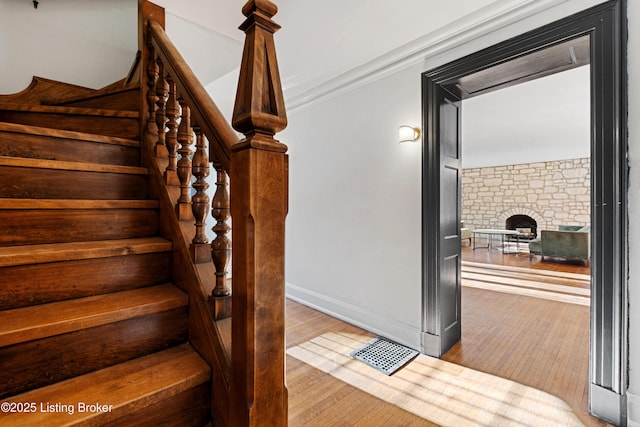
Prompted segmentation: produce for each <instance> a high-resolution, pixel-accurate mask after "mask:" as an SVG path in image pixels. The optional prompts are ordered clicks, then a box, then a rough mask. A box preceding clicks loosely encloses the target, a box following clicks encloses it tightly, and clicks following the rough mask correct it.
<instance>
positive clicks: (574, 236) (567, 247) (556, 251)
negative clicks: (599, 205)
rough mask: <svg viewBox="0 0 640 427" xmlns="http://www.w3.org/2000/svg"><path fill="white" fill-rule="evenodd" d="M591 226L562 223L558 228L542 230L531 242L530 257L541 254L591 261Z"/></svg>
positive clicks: (543, 255) (542, 255)
mask: <svg viewBox="0 0 640 427" xmlns="http://www.w3.org/2000/svg"><path fill="white" fill-rule="evenodd" d="M589 234H590V233H589V226H588V225H586V226H581V225H560V226H559V227H558V230H542V231H541V232H540V236H539V237H538V238H537V239H534V240H532V241H530V242H529V254H530V255H529V257H530V258H531V257H532V256H533V255H540V256H541V257H542V259H543V260H544V257H545V256H549V257H560V258H565V259H572V260H582V261H584V262H585V263H588V262H589V258H590V256H591V248H590V240H591V239H590V236H589Z"/></svg>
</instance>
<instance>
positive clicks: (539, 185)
mask: <svg viewBox="0 0 640 427" xmlns="http://www.w3.org/2000/svg"><path fill="white" fill-rule="evenodd" d="M576 44H581V45H584V44H585V41H584V40H574V43H570V44H567V45H565V46H564V47H563V51H562V52H563V53H564V54H565V55H566V57H565V59H566V61H562V62H563V63H568V64H570V63H572V62H575V63H577V62H578V61H573V60H572V57H571V56H572V55H573V56H574V57H576V56H577V55H578V53H577V51H578V49H577V48H576V47H575V46H576ZM586 45H587V46H588V39H587V40H586ZM556 49H557V48H556ZM581 50H586V55H585V56H586V57H587V59H588V53H589V52H588V48H587V49H581ZM558 53H559V52H558ZM582 62H584V61H582ZM538 63H540V61H538ZM550 99H553V100H554V102H553V103H552V104H551V105H550V104H549V100H550ZM462 112H463V113H462V121H461V129H462V136H461V157H462V191H461V205H462V207H461V217H462V219H463V221H464V228H465V229H466V230H468V232H470V233H471V237H470V238H469V240H463V241H462V246H461V264H462V265H461V282H462V288H461V295H462V302H461V315H462V338H461V340H460V341H459V342H458V343H456V344H455V345H454V346H453V347H452V348H451V349H450V350H448V351H447V352H446V353H445V354H444V355H443V356H442V359H443V360H445V361H448V362H452V363H456V364H459V365H462V366H465V367H468V368H472V369H475V370H478V371H481V372H486V373H490V374H492V375H496V376H499V377H503V378H507V379H510V380H513V381H516V382H518V383H520V384H524V385H527V386H530V387H533V388H535V389H538V390H541V391H544V392H547V393H550V394H552V395H554V396H556V397H559V398H561V399H562V400H564V401H565V402H566V403H567V404H568V405H569V407H571V408H572V409H573V411H574V413H575V415H576V416H577V417H579V418H580V419H581V421H582V422H583V423H584V424H585V425H586V426H591V425H594V426H597V425H600V422H599V421H598V420H597V419H596V418H593V417H591V416H589V414H588V409H587V408H588V384H589V305H590V295H589V294H590V267H589V263H588V252H589V231H588V229H589V226H590V224H591V218H590V206H591V203H590V200H591V198H590V181H591V179H590V154H591V153H590V149H591V144H590V139H591V138H590V130H591V126H590V121H591V120H590V119H591V118H590V67H589V65H579V66H576V68H572V69H569V70H564V71H561V72H558V73H555V74H551V75H546V76H544V77H541V78H537V79H535V80H530V81H527V82H525V83H522V84H517V85H513V86H509V87H507V88H504V89H500V90H496V91H491V92H488V93H484V94H482V95H480V96H476V97H472V98H466V99H464V100H463V101H462ZM483 229H484V230H495V231H496V232H500V231H505V232H511V233H518V234H516V235H513V234H510V235H506V236H504V237H505V239H504V241H502V239H498V237H502V236H499V235H490V237H492V239H493V242H492V244H491V245H490V244H489V242H488V241H487V237H489V236H487V235H486V234H484V233H475V230H479V231H482V230H483ZM578 230H581V231H578ZM462 234H463V233H462V231H461V236H462ZM543 236H544V242H543V241H542V239H543ZM462 237H464V236H462ZM543 243H544V248H545V253H542V252H540V253H537V250H536V249H537V248H539V247H542V245H543ZM529 246H531V247H532V249H533V250H532V251H531V252H530V251H529ZM581 246H582V247H581ZM579 257H583V258H579Z"/></svg>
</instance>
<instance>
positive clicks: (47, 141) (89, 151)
mask: <svg viewBox="0 0 640 427" xmlns="http://www.w3.org/2000/svg"><path fill="white" fill-rule="evenodd" d="M0 156H7V157H25V158H31V159H45V160H60V161H67V162H87V163H99V164H105V165H120V166H139V165H140V150H139V148H138V147H129V146H122V145H117V144H103V143H97V142H88V141H81V140H75V139H65V138H53V137H49V136H43V135H29V134H22V133H14V132H2V131H0Z"/></svg>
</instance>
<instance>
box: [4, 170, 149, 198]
mask: <svg viewBox="0 0 640 427" xmlns="http://www.w3.org/2000/svg"><path fill="white" fill-rule="evenodd" d="M147 196H148V187H147V177H146V176H144V175H127V174H118V173H99V172H84V171H68V170H55V169H37V168H22V167H13V166H0V197H7V198H24V199H97V200H115V199H129V200H138V199H145V198H147Z"/></svg>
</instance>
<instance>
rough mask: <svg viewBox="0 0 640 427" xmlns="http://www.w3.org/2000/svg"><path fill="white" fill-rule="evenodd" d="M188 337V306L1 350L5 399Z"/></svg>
mask: <svg viewBox="0 0 640 427" xmlns="http://www.w3.org/2000/svg"><path fill="white" fill-rule="evenodd" d="M98 337H99V339H97V338H98ZM187 339H188V311H187V307H183V308H179V309H175V310H170V311H166V312H161V313H155V314H150V315H146V316H142V317H138V318H134V319H130V320H124V321H121V322H117V323H111V324H108V325H104V326H98V327H94V328H89V329H84V330H80V331H77V332H72V333H67V334H62V335H58V336H54V337H50V338H44V339H39V340H35V341H30V342H27V343H22V344H16V345H12V346H9V347H4V348H0V398H1V397H6V396H11V395H14V394H18V393H21V392H24V391H27V390H31V389H33V388H37V387H42V386H45V385H48V384H53V383H55V382H58V381H62V380H64V379H67V378H72V377H75V376H77V375H82V374H84V373H87V372H91V371H94V370H98V369H102V368H105V367H107V366H111V365H114V364H116V363H120V362H124V361H127V360H130V359H134V358H136V357H141V356H144V355H146V354H149V353H152V352H156V351H160V350H163V349H165V348H168V347H171V346H174V345H178V344H180V343H183V342H186V340H187ZM88 398H89V397H88Z"/></svg>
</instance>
